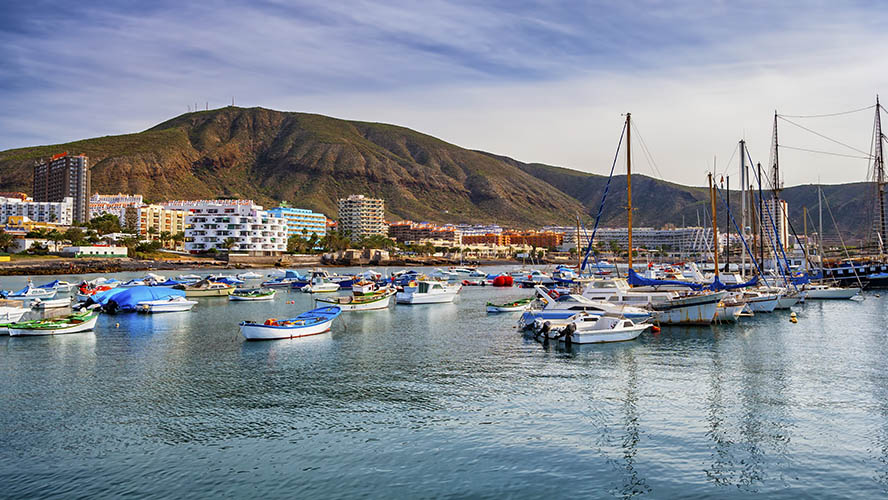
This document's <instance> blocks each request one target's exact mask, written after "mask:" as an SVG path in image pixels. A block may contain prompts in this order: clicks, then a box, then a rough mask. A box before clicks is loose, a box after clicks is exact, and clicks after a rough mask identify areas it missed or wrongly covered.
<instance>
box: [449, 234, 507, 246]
mask: <svg viewBox="0 0 888 500" xmlns="http://www.w3.org/2000/svg"><path fill="white" fill-rule="evenodd" d="M460 240H461V242H462V244H463V245H492V246H498V247H507V246H509V245H511V243H512V241H511V238H510V237H509V235H508V234H503V233H486V234H464V235H462V238H460Z"/></svg>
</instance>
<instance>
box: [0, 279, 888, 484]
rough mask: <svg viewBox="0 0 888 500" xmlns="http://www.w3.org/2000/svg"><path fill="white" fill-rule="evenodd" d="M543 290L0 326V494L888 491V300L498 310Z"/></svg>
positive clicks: (279, 300) (473, 290) (295, 295)
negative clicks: (598, 311) (630, 334)
mask: <svg viewBox="0 0 888 500" xmlns="http://www.w3.org/2000/svg"><path fill="white" fill-rule="evenodd" d="M507 269H508V268H503V267H500V268H490V269H485V270H487V271H491V272H493V271H501V270H507ZM377 270H378V271H381V272H390V271H392V270H390V269H377ZM342 271H349V269H345V270H342ZM197 273H198V274H206V273H207V271H202V272H200V271H198V272H197ZM141 274H143V273H121V274H117V275H112V276H113V277H116V278H118V279H129V278H132V277H136V276H139V275H141ZM161 274H163V273H161ZM167 274H169V273H167ZM94 277H96V276H95V275H84V276H59V277H57V278H59V279H65V280H68V281H80V280H82V279H91V278H94ZM53 278H55V277H35V278H34V280H35V283H36V284H40V283H43V282H46V281H49V280H50V279H53ZM24 283H25V278H24V277H0V289H7V290H17V289H18V288H21V287H22V286H23V285H24ZM531 293H532V291H531V290H524V289H518V288H507V289H502V288H492V287H464V288H463V290H462V291H461V292H460V294H459V297H458V298H457V301H456V302H455V303H453V304H437V305H418V306H404V305H394V304H393V305H392V306H391V307H390V308H389V309H387V310H381V311H368V312H349V313H343V315H342V316H341V317H340V319H339V320H337V322H336V323H335V324H334V326H333V329H332V331H331V332H330V333H326V334H323V335H319V336H315V337H309V338H304V339H293V340H278V341H265V342H245V341H244V339H243V338H242V337H241V336H240V334H239V331H238V323H239V322H240V321H243V320H255V321H262V320H265V319H267V318H277V319H284V318H288V317H294V316H296V315H298V314H299V313H301V312H303V311H306V310H308V309H311V308H312V307H313V306H314V304H313V299H312V296H311V295H309V294H304V293H301V292H299V291H292V292H289V291H279V292H278V295H277V297H276V298H275V300H274V301H273V302H257V303H250V302H231V303H230V302H229V301H228V300H227V299H226V298H224V297H223V298H199V299H197V300H199V302H200V303H199V304H198V306H197V307H196V308H195V309H194V310H193V311H192V312H187V313H169V314H155V315H144V314H136V313H123V314H116V315H103V316H102V317H101V318H100V320H99V322H98V325H97V327H96V329H95V331H94V332H92V333H80V334H71V335H61V336H57V337H31V338H19V337H16V338H10V337H8V336H7V337H0V498H4V499H13V498H15V499H17V498H27V499H43V498H64V499H71V498H124V497H126V498H325V499H327V498H333V499H336V498H543V497H545V498H657V499H659V498H729V499H730V498H769V499H781V498H787V499H789V498H792V499H795V498H885V497H886V495H888V376H886V368H888V342H886V328H885V325H886V324H888V296H883V295H880V294H878V293H872V292H867V293H865V295H864V298H863V300H859V301H851V300H846V301H809V302H808V303H806V304H803V305H799V306H796V307H793V311H794V312H795V313H796V314H797V316H798V322H797V323H791V322H790V316H789V314H790V312H789V311H786V312H776V313H771V314H758V315H756V316H755V317H754V318H743V319H742V321H741V322H740V323H739V324H737V325H718V326H708V327H688V328H679V327H663V329H662V331H660V332H658V333H651V332H650V331H648V332H646V333H645V334H643V335H642V336H641V337H640V338H639V339H638V340H636V341H632V342H624V343H618V344H607V345H588V346H577V345H574V346H572V347H571V348H570V349H567V348H565V347H564V346H563V344H559V343H557V342H554V343H552V344H549V345H542V344H541V343H539V342H537V341H535V340H534V339H533V338H532V337H528V336H526V335H525V334H523V333H522V332H521V331H519V330H518V329H516V323H517V320H518V317H517V313H506V314H487V313H486V312H485V304H486V302H488V301H491V302H506V301H510V300H512V299H517V298H521V297H526V296H529V295H530V294H531Z"/></svg>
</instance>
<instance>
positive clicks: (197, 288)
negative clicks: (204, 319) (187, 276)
mask: <svg viewBox="0 0 888 500" xmlns="http://www.w3.org/2000/svg"><path fill="white" fill-rule="evenodd" d="M173 288H177V289H179V290H184V291H185V296H186V297H224V296H226V295H228V294H230V293H231V292H233V291H234V288H235V287H234V285H227V284H225V283H216V282H214V281H209V280H206V279H204V280H201V281H198V282H197V283H194V284H193V285H176V286H175V287H173Z"/></svg>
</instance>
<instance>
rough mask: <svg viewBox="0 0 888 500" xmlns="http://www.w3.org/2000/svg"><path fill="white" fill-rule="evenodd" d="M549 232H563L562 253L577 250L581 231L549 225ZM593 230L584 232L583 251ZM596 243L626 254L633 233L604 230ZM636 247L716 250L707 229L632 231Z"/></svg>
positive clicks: (691, 251)
mask: <svg viewBox="0 0 888 500" xmlns="http://www.w3.org/2000/svg"><path fill="white" fill-rule="evenodd" d="M543 229H544V230H545V231H551V232H560V233H562V234H563V235H564V239H563V241H562V243H561V245H560V246H559V250H561V251H562V252H567V251H570V249H572V248H576V247H577V228H576V227H571V226H565V227H559V226H547V227H545V228H543ZM591 235H592V231H591V230H588V231H580V234H579V240H580V242H579V243H580V250H581V251H585V249H586V247H587V246H589V238H590V236H591ZM595 241H596V242H601V244H602V245H604V248H605V249H608V250H609V249H610V245H611V242H615V243H616V245H617V246H619V248H620V249H621V250H623V251H625V250H626V249H627V248H628V247H629V231H628V229H627V228H625V227H617V228H611V227H600V228H598V232H597V233H596V234H595ZM632 246H633V247H635V248H636V249H638V248H645V249H648V250H660V249H666V250H668V251H669V252H670V253H676V254H700V253H704V252H711V251H712V229H711V228H704V227H680V228H674V229H654V228H652V227H638V228H632Z"/></svg>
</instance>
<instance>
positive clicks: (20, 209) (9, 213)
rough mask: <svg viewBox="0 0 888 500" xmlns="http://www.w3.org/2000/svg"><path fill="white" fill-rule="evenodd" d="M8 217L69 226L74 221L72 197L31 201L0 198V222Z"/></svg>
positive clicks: (3, 222)
mask: <svg viewBox="0 0 888 500" xmlns="http://www.w3.org/2000/svg"><path fill="white" fill-rule="evenodd" d="M10 217H27V218H28V219H29V220H32V221H35V222H51V223H54V224H59V225H62V226H70V225H71V224H72V223H73V222H74V199H73V198H71V197H64V198H62V199H61V200H60V201H57V202H53V201H33V200H25V201H23V200H22V199H21V198H18V197H16V198H0V224H6V222H7V221H8V220H9V218H10Z"/></svg>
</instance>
